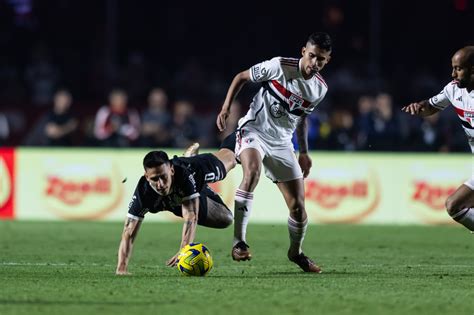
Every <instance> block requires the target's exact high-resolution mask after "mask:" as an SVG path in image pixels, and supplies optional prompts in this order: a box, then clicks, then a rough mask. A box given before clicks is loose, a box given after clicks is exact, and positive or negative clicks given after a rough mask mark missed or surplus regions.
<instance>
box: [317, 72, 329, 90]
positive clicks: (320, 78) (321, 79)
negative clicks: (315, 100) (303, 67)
mask: <svg viewBox="0 0 474 315" xmlns="http://www.w3.org/2000/svg"><path fill="white" fill-rule="evenodd" d="M315 77H316V78H317V79H318V80H319V82H321V83H322V84H324V86H325V87H326V88H327V87H328V85H327V84H326V81H324V79H323V77H322V76H321V75H320V74H319V73H316V75H315Z"/></svg>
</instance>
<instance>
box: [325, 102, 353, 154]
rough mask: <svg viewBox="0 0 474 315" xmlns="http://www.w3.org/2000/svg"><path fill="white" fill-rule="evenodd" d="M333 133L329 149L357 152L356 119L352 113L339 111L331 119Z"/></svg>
mask: <svg viewBox="0 0 474 315" xmlns="http://www.w3.org/2000/svg"><path fill="white" fill-rule="evenodd" d="M330 125H331V132H330V134H329V137H328V147H327V148H328V149H329V150H340V151H353V150H355V139H354V138H355V135H354V134H355V132H354V118H353V117H352V114H351V112H349V111H348V110H345V109H337V110H335V111H333V112H332V114H331V117H330Z"/></svg>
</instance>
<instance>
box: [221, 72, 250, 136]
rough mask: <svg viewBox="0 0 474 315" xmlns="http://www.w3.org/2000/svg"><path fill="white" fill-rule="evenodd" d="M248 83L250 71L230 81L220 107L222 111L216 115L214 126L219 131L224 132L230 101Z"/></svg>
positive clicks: (241, 73) (240, 73)
mask: <svg viewBox="0 0 474 315" xmlns="http://www.w3.org/2000/svg"><path fill="white" fill-rule="evenodd" d="M248 81H250V70H245V71H242V72H239V73H238V74H237V75H236V76H235V77H234V79H233V80H232V83H231V84H230V86H229V89H228V90H227V95H226V97H225V101H224V104H223V105H222V109H221V111H220V113H219V115H217V120H216V124H217V128H219V131H224V130H225V128H226V120H227V117H229V113H230V106H231V104H232V101H234V100H235V98H236V97H237V95H238V94H239V92H240V90H241V89H242V87H243V86H244V85H245V84H246V83H247V82H248Z"/></svg>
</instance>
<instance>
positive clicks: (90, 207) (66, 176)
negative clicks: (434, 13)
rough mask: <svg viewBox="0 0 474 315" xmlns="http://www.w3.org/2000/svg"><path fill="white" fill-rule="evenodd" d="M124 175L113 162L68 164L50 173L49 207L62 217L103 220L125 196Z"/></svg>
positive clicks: (48, 187) (47, 185)
mask: <svg viewBox="0 0 474 315" xmlns="http://www.w3.org/2000/svg"><path fill="white" fill-rule="evenodd" d="M120 179H121V175H120V174H119V172H118V171H117V169H116V168H115V167H114V166H113V165H109V166H108V167H104V166H97V165H94V164H93V163H90V164H88V163H72V164H70V163H67V164H63V165H61V167H58V169H56V170H55V171H54V174H49V175H46V181H45V187H44V190H43V193H44V197H45V200H46V206H47V209H48V210H49V211H51V212H53V213H54V214H55V215H57V216H58V217H61V218H64V219H75V220H91V219H99V218H102V217H104V216H105V215H107V214H108V213H110V212H111V211H113V210H115V208H116V207H117V206H118V205H119V204H120V202H121V200H122V198H123V188H122V186H123V185H122V184H121V180H120Z"/></svg>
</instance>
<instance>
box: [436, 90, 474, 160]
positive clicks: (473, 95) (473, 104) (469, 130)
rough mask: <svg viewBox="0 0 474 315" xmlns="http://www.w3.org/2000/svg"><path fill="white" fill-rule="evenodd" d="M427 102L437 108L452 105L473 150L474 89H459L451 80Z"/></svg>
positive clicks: (473, 150) (440, 108) (441, 108)
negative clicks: (469, 90)
mask: <svg viewBox="0 0 474 315" xmlns="http://www.w3.org/2000/svg"><path fill="white" fill-rule="evenodd" d="M429 103H430V105H431V106H433V107H435V108H437V109H439V110H443V109H445V108H446V107H448V106H449V105H453V107H454V109H455V110H456V113H457V114H458V117H459V119H460V120H461V123H462V126H463V129H464V131H465V132H466V135H467V136H468V139H469V145H470V146H471V150H472V152H474V91H471V92H468V91H467V90H466V89H461V88H459V87H458V86H457V84H456V82H455V81H452V82H450V83H448V84H447V85H446V86H445V87H444V88H443V90H442V91H441V92H440V93H439V94H438V95H436V96H433V97H432V98H430V99H429Z"/></svg>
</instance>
